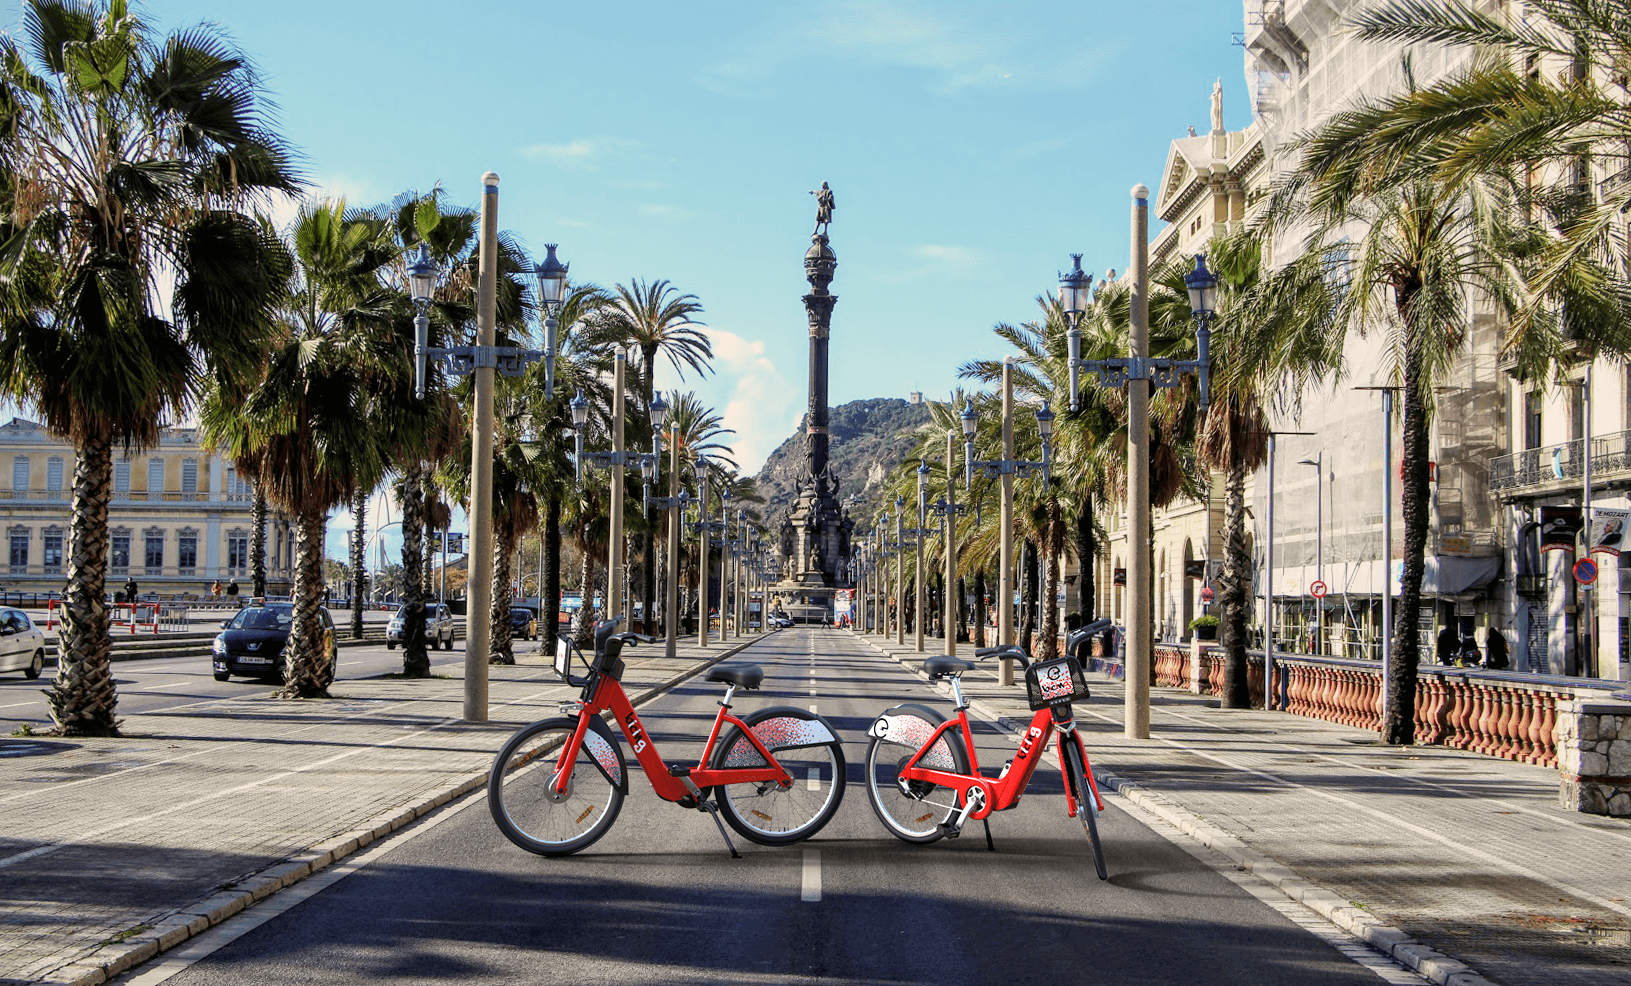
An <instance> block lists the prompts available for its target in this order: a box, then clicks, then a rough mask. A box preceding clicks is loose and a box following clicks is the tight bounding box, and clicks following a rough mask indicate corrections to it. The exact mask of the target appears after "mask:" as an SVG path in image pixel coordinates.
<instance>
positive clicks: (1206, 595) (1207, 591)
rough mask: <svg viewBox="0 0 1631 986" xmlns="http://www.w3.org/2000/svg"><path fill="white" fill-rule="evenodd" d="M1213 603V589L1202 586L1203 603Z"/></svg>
mask: <svg viewBox="0 0 1631 986" xmlns="http://www.w3.org/2000/svg"><path fill="white" fill-rule="evenodd" d="M1211 601H1212V587H1211V586H1209V585H1203V586H1201V602H1203V603H1209V602H1211Z"/></svg>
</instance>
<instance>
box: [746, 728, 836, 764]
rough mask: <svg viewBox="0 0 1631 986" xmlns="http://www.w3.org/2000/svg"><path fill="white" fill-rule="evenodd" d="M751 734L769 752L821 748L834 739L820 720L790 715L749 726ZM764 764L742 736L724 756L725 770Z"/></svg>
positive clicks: (751, 745) (830, 731) (762, 759)
mask: <svg viewBox="0 0 1631 986" xmlns="http://www.w3.org/2000/svg"><path fill="white" fill-rule="evenodd" d="M753 735H755V736H757V737H759V742H761V743H763V744H764V745H765V749H767V750H769V751H770V752H771V753H775V752H776V751H777V750H790V749H793V748H795V747H800V746H821V745H822V744H824V743H834V742H837V740H838V737H836V736H834V735H833V734H832V730H830V729H828V728H827V727H826V725H825V724H823V723H822V722H821V720H819V719H799V718H796V717H794V716H777V717H775V718H774V719H766V720H765V721H764V722H761V723H758V724H756V725H755V726H754V727H753ZM764 762H765V758H764V757H762V756H760V755H759V751H758V750H756V749H754V747H753V744H752V743H749V742H748V741H747V737H745V736H744V737H742V738H741V739H738V740H737V741H736V745H734V746H732V747H731V751H730V753H729V754H728V755H727V756H726V757H725V766H726V767H758V766H762V765H763V764H764Z"/></svg>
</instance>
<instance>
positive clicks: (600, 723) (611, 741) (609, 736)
mask: <svg viewBox="0 0 1631 986" xmlns="http://www.w3.org/2000/svg"><path fill="white" fill-rule="evenodd" d="M583 748H584V749H585V750H587V751H588V753H589V756H590V758H591V759H592V760H594V762H595V766H596V767H599V768H600V772H601V773H602V774H605V775H606V779H607V780H608V781H611V782H612V784H613V785H615V786H616V787H617V789H618V790H619V791H622V792H623V793H624V794H628V793H629V773H628V771H626V770H624V769H623V749H622V747H620V746H619V745H618V742H617V734H616V733H614V732H612V727H610V726H608V725H606V720H604V719H602V718H601V717H600V716H590V717H589V728H588V729H587V730H585V731H584V734H583Z"/></svg>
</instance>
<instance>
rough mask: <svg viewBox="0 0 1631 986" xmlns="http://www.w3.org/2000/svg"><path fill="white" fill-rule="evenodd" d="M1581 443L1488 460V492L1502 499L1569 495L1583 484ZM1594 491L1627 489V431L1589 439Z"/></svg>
mask: <svg viewBox="0 0 1631 986" xmlns="http://www.w3.org/2000/svg"><path fill="white" fill-rule="evenodd" d="M1585 471H1586V457H1585V442H1584V441H1582V440H1576V441H1572V442H1564V443H1563V444H1561V445H1548V446H1546V447H1545V448H1532V449H1525V450H1523V451H1522V452H1513V453H1512V454H1511V455H1501V456H1496V457H1495V458H1493V459H1491V460H1489V491H1490V493H1491V494H1493V495H1494V496H1497V497H1499V498H1501V499H1503V500H1513V499H1518V498H1521V497H1532V496H1546V495H1548V494H1553V493H1563V492H1573V491H1574V490H1577V489H1579V488H1580V486H1581V484H1582V483H1583V482H1584V481H1585ZM1591 485H1592V487H1593V488H1594V489H1603V488H1607V487H1616V486H1617V487H1626V486H1631V431H1618V432H1613V433H1612V434H1608V435H1599V436H1596V437H1594V438H1592V440H1591Z"/></svg>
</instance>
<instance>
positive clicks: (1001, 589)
mask: <svg viewBox="0 0 1631 986" xmlns="http://www.w3.org/2000/svg"><path fill="white" fill-rule="evenodd" d="M1055 417H1056V415H1055V414H1054V413H1053V411H1052V410H1050V409H1049V407H1048V402H1047V401H1043V402H1042V406H1041V407H1039V408H1037V410H1036V430H1037V432H1038V434H1040V435H1041V436H1042V461H1040V462H1030V461H1027V460H1024V459H1016V458H1014V362H1013V357H1011V356H1009V357H1004V359H1003V361H1002V458H1000V459H983V460H977V459H975V458H974V435H975V433H976V432H977V431H978V429H979V425H980V415H979V412H978V411H976V410H974V402H973V401H972V400H970V401H968V402H967V403H966V404H965V405H964V406H963V413H962V415H961V420H962V424H963V483H964V485H969V484H971V483H972V482H973V478H974V474H975V473H979V474H980V475H982V476H985V477H987V478H991V479H999V480H1001V482H1002V528H1001V532H1000V533H1001V543H1002V546H1001V548H1000V551H1001V554H1000V556H999V559H998V566H997V643H998V644H1011V643H1013V642H1014V479H1015V477H1019V478H1022V479H1023V478H1026V477H1029V476H1032V475H1035V474H1036V473H1037V472H1039V471H1040V472H1041V473H1042V481H1043V482H1044V483H1045V482H1047V480H1048V471H1049V468H1050V466H1051V465H1052V463H1053V421H1054V418H1055ZM1001 681H1002V684H1004V685H1012V684H1013V683H1014V662H1013V660H1012V659H1009V658H1004V659H1003V662H1002V678H1001Z"/></svg>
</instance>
